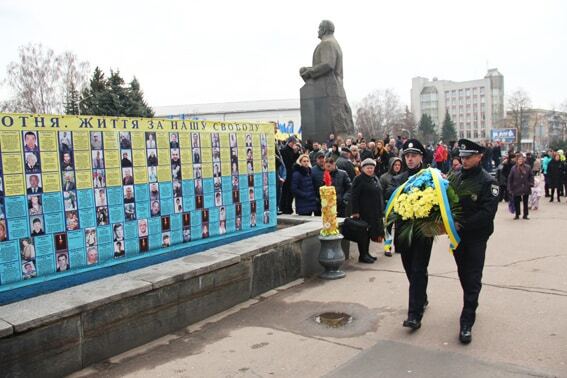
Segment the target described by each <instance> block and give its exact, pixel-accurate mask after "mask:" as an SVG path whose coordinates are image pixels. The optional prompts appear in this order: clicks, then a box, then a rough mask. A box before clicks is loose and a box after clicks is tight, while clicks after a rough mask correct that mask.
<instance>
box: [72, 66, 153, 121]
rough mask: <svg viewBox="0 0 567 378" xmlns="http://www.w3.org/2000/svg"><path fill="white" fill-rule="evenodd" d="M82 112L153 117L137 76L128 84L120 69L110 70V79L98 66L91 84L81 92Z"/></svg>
mask: <svg viewBox="0 0 567 378" xmlns="http://www.w3.org/2000/svg"><path fill="white" fill-rule="evenodd" d="M81 97H82V100H80V102H81V104H80V109H81V114H90V115H105V116H116V117H153V115H154V112H153V110H152V109H151V108H150V107H149V106H148V105H147V104H146V102H145V100H144V94H143V92H142V90H141V88H140V83H139V82H138V80H137V79H136V78H134V79H133V80H132V82H131V83H130V84H129V85H128V86H126V85H125V82H124V79H123V78H122V77H121V76H120V71H112V70H111V71H110V76H109V77H108V79H106V78H105V77H104V73H103V72H102V71H101V70H100V68H98V67H96V68H95V71H94V73H93V77H92V79H91V81H90V85H89V87H88V88H87V89H85V90H84V91H83V93H82V94H81Z"/></svg>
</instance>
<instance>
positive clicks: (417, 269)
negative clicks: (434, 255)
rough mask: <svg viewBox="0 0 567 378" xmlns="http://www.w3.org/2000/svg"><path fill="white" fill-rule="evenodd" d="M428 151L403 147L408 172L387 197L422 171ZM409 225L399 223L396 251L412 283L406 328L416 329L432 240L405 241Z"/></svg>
mask: <svg viewBox="0 0 567 378" xmlns="http://www.w3.org/2000/svg"><path fill="white" fill-rule="evenodd" d="M424 153H425V148H424V147H423V144H421V142H420V141H419V140H417V139H409V140H407V141H406V142H405V143H404V145H403V155H404V162H405V169H404V171H403V172H402V173H400V174H399V175H396V176H394V177H393V178H392V185H390V186H389V187H388V188H386V190H385V193H386V195H387V197H386V198H390V196H391V194H392V193H393V192H394V190H395V189H396V188H397V187H398V186H400V185H402V184H403V183H404V182H406V181H407V180H408V178H409V177H410V176H413V175H414V174H416V173H417V172H419V171H420V170H421V169H422V168H423V155H424ZM408 224H409V222H404V221H400V222H397V223H396V231H395V237H394V247H395V248H396V252H400V253H401V255H402V264H403V266H404V270H405V272H406V276H407V277H408V281H409V305H408V318H407V319H406V320H405V321H404V323H403V326H404V327H408V328H411V329H412V330H416V329H418V328H420V327H421V318H422V317H423V312H424V310H425V307H427V304H428V301H427V282H428V273H427V267H428V265H429V258H430V257H431V247H432V246H433V238H431V237H425V236H423V235H417V234H416V233H414V236H413V237H412V238H411V240H402V239H401V238H400V236H399V235H400V233H401V232H403V230H404V228H405V227H407V225H408Z"/></svg>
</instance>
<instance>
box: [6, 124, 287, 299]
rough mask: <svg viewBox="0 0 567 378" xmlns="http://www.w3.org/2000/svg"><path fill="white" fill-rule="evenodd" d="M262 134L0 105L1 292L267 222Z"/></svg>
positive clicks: (269, 183)
mask: <svg viewBox="0 0 567 378" xmlns="http://www.w3.org/2000/svg"><path fill="white" fill-rule="evenodd" d="M273 135H274V129H273V125H271V124H257V123H227V122H212V121H181V120H170V119H167V120H166V119H155V118H154V119H142V118H114V117H94V116H62V115H32V114H5V113H0V293H1V292H2V291H6V290H12V289H14V288H21V287H23V286H27V285H30V284H33V283H37V282H45V281H49V280H53V279H56V278H59V277H62V276H74V275H81V274H83V273H85V272H88V271H92V270H96V269H101V268H104V267H108V266H113V265H118V264H128V263H129V262H130V261H133V260H140V259H144V258H146V257H148V256H152V255H157V254H168V253H172V252H174V251H178V250H180V249H185V250H187V251H188V252H187V253H191V252H194V251H196V250H198V249H199V248H196V247H198V246H201V247H202V248H200V249H204V248H206V244H210V243H211V242H212V241H214V240H216V241H218V240H221V239H226V238H229V237H230V236H238V235H240V236H241V237H245V236H246V235H248V234H250V235H251V234H254V233H258V232H259V231H260V230H262V229H264V230H265V231H268V230H269V229H270V228H274V227H275V225H276V205H275V201H276V192H275V190H276V189H275V173H274V170H275V160H274V151H275V150H274V148H275V147H274V136H273ZM191 247H195V248H191Z"/></svg>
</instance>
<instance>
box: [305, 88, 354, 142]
mask: <svg viewBox="0 0 567 378" xmlns="http://www.w3.org/2000/svg"><path fill="white" fill-rule="evenodd" d="M317 87H318V85H316V84H314V82H307V83H305V85H304V86H303V87H302V88H301V90H300V105H301V133H302V139H303V140H312V141H317V142H326V141H327V139H329V134H331V133H334V134H336V135H337V136H343V137H345V136H351V135H350V134H352V133H353V132H354V128H353V127H351V126H350V125H352V112H351V110H350V107H349V106H348V103H347V100H346V97H341V96H320V95H317V93H320V90H319V89H318V88H317ZM345 104H347V105H345Z"/></svg>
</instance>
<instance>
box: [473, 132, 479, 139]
mask: <svg viewBox="0 0 567 378" xmlns="http://www.w3.org/2000/svg"><path fill="white" fill-rule="evenodd" d="M473 135H474V138H475V139H478V130H475V131H474V133H473Z"/></svg>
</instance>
